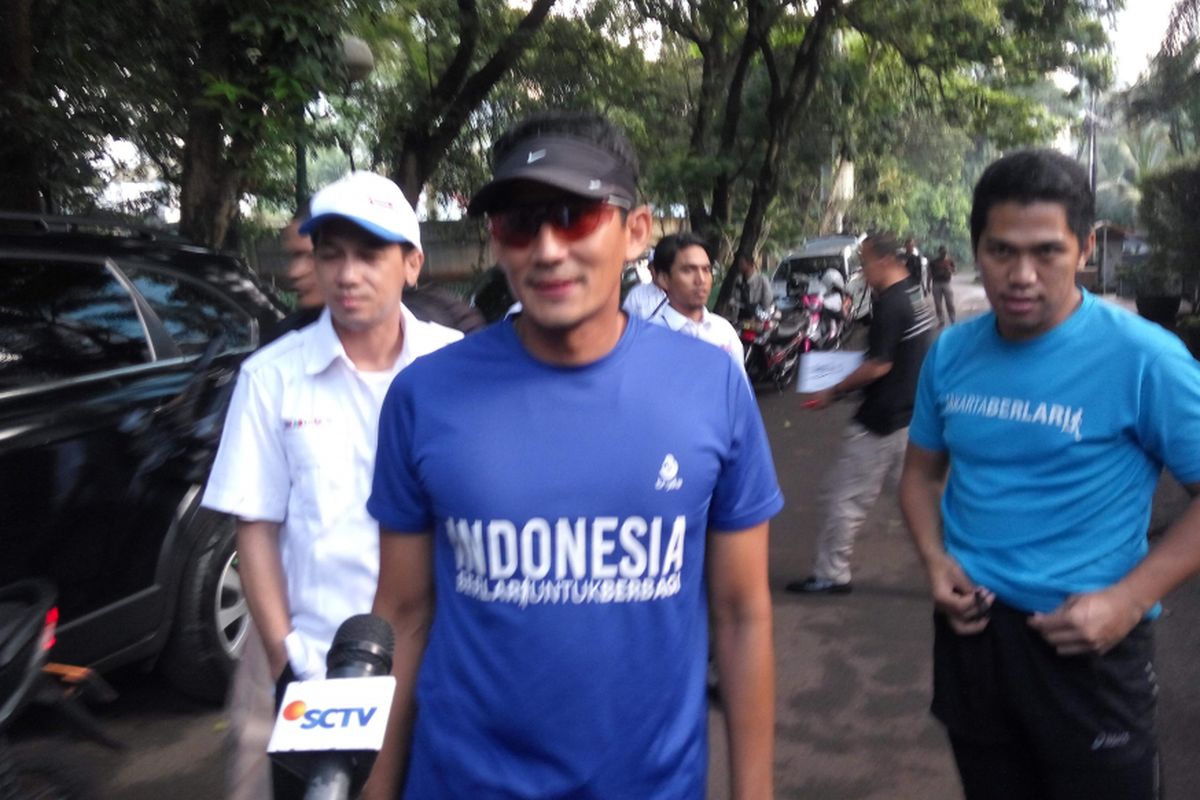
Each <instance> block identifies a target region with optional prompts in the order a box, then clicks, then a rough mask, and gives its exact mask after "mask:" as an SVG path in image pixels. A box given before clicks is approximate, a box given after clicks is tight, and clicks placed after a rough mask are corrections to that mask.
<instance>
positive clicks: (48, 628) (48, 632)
mask: <svg viewBox="0 0 1200 800" xmlns="http://www.w3.org/2000/svg"><path fill="white" fill-rule="evenodd" d="M56 630H58V606H53V607H51V609H50V610H49V611H47V612H46V621H45V623H43V625H42V642H41V647H42V649H43V650H49V649H50V648H52V647H54V642H55V638H54V632H55V631H56Z"/></svg>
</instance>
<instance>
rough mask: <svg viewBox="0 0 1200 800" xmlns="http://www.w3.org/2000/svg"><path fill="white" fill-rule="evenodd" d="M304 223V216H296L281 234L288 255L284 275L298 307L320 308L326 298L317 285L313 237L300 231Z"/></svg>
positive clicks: (284, 250)
mask: <svg viewBox="0 0 1200 800" xmlns="http://www.w3.org/2000/svg"><path fill="white" fill-rule="evenodd" d="M303 223H304V219H303V218H301V217H296V218H294V219H293V220H292V221H291V222H289V223H288V224H287V225H286V226H285V227H284V229H283V231H282V232H281V234H280V245H281V246H282V247H283V253H284V255H285V256H286V257H287V268H286V269H285V270H284V275H285V276H286V277H287V281H288V288H289V289H290V290H291V291H292V292H293V293H294V294H295V295H296V307H297V308H320V307H321V306H323V305H325V298H324V297H322V296H321V287H320V286H318V285H317V273H316V266H315V264H314V263H313V242H312V237H311V236H306V235H305V234H302V233H300V226H301V225H302V224H303Z"/></svg>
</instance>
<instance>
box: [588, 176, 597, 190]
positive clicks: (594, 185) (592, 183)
mask: <svg viewBox="0 0 1200 800" xmlns="http://www.w3.org/2000/svg"><path fill="white" fill-rule="evenodd" d="M599 188H600V181H598V180H596V179H595V178H592V179H591V181H589V182H588V191H591V192H594V191H596V190H597V189H599Z"/></svg>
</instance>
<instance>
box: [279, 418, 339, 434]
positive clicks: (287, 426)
mask: <svg viewBox="0 0 1200 800" xmlns="http://www.w3.org/2000/svg"><path fill="white" fill-rule="evenodd" d="M328 422H330V420H327V419H321V418H320V417H314V418H313V419H286V418H285V419H284V420H283V429H284V430H285V431H293V430H296V429H297V428H315V427H316V426H318V425H324V424H326V423H328Z"/></svg>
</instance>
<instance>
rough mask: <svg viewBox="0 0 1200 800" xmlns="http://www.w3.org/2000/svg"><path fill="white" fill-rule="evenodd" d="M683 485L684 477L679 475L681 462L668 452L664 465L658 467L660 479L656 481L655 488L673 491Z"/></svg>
mask: <svg viewBox="0 0 1200 800" xmlns="http://www.w3.org/2000/svg"><path fill="white" fill-rule="evenodd" d="M682 487H683V478H680V477H679V462H678V461H676V460H675V456H673V455H671V454H670V453H667V457H666V458H664V459H663V463H662V466H661V467H659V468H658V480H657V481H655V483H654V488H655V489H658V490H659V491H663V492H673V491H675V490H676V489H680V488H682Z"/></svg>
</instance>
